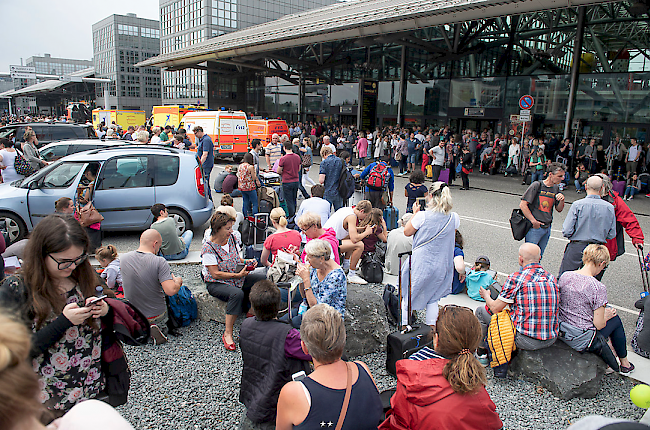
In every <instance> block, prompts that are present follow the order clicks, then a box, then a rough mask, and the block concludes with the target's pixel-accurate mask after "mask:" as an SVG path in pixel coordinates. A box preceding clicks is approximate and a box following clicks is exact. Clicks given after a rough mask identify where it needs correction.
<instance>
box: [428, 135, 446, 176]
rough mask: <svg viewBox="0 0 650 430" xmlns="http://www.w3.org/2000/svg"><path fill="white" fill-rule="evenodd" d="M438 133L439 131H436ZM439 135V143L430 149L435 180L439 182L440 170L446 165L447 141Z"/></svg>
mask: <svg viewBox="0 0 650 430" xmlns="http://www.w3.org/2000/svg"><path fill="white" fill-rule="evenodd" d="M436 134H437V133H436ZM437 137H438V144H437V145H436V146H434V147H433V148H431V149H430V150H429V156H430V157H431V160H432V161H431V170H432V171H433V182H434V183H435V182H438V178H439V177H440V172H441V171H442V168H443V166H444V165H445V142H444V141H443V140H441V139H440V137H439V136H437Z"/></svg>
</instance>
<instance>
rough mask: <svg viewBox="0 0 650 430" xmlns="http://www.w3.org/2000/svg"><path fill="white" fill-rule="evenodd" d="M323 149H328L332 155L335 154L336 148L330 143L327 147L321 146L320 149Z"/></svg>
mask: <svg viewBox="0 0 650 430" xmlns="http://www.w3.org/2000/svg"><path fill="white" fill-rule="evenodd" d="M323 148H329V149H331V150H332V153H333V154H336V146H334V145H333V144H332V143H331V142H330V143H329V144H328V145H323V146H322V147H321V149H323Z"/></svg>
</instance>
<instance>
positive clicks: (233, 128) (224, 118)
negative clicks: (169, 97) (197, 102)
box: [180, 110, 250, 162]
mask: <svg viewBox="0 0 650 430" xmlns="http://www.w3.org/2000/svg"><path fill="white" fill-rule="evenodd" d="M180 126H181V127H183V128H185V130H186V131H187V138H188V139H190V141H191V142H192V143H196V142H195V140H196V137H195V136H194V131H193V130H194V127H196V126H201V127H202V128H203V132H204V133H205V134H207V135H208V136H210V138H211V139H212V142H213V143H214V156H215V158H225V157H232V158H233V159H234V160H235V161H236V162H239V161H240V160H241V159H242V158H243V157H244V154H246V153H247V152H248V149H249V148H248V146H249V145H248V143H249V142H250V140H249V137H248V120H247V119H246V114H245V113H244V112H242V111H226V110H209V111H202V112H201V111H199V112H188V113H186V114H185V116H183V120H182V121H181V124H180Z"/></svg>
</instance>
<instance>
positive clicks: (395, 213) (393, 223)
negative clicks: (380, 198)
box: [384, 205, 399, 231]
mask: <svg viewBox="0 0 650 430" xmlns="http://www.w3.org/2000/svg"><path fill="white" fill-rule="evenodd" d="M398 219H399V209H397V208H396V207H395V206H392V205H389V206H386V207H385V208H384V221H386V228H388V230H389V231H390V230H393V229H396V228H397V220H398Z"/></svg>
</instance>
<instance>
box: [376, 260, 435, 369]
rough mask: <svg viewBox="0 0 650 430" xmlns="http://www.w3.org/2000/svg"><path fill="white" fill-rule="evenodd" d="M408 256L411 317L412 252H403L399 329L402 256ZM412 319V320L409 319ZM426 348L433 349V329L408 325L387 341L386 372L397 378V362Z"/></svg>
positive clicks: (400, 287)
mask: <svg viewBox="0 0 650 430" xmlns="http://www.w3.org/2000/svg"><path fill="white" fill-rule="evenodd" d="M403 255H408V256H409V257H408V258H409V281H408V282H409V286H408V300H407V310H408V315H409V316H410V315H411V252H403V253H401V254H399V255H398V258H399V261H400V271H399V303H400V307H399V309H400V321H399V324H398V327H400V326H401V324H402V306H401V303H402V270H401V267H402V256H403ZM409 319H410V318H409ZM425 346H430V347H432V348H433V333H432V332H431V327H429V326H428V325H426V324H425V325H422V326H420V325H415V324H414V325H413V326H411V325H406V327H402V329H400V330H398V331H396V332H394V333H391V334H389V335H388V338H387V339H386V370H387V371H388V373H389V374H391V375H393V376H396V375H395V374H396V369H395V366H396V364H397V360H403V359H405V358H409V357H410V356H411V355H412V354H414V353H416V352H418V351H419V350H421V349H422V348H424V347H425Z"/></svg>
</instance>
